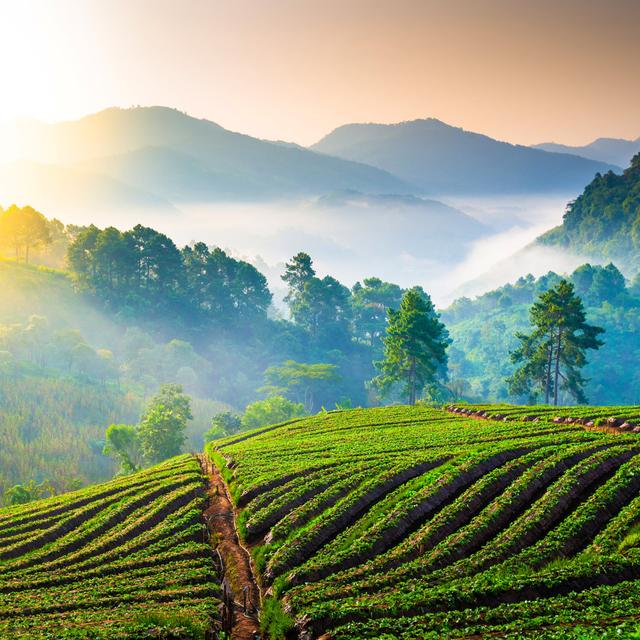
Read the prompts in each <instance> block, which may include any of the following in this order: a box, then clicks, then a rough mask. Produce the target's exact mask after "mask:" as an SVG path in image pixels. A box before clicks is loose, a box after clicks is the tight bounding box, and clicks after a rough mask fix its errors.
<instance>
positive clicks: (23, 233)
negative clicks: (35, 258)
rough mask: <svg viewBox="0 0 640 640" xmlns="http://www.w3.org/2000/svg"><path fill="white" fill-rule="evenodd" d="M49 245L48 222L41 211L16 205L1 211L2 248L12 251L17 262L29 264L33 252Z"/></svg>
mask: <svg viewBox="0 0 640 640" xmlns="http://www.w3.org/2000/svg"><path fill="white" fill-rule="evenodd" d="M49 243H51V235H50V234H49V226H48V222H47V219H46V218H45V217H44V216H43V215H42V214H41V213H40V212H39V211H36V210H35V209H34V208H33V207H29V206H26V207H22V208H20V207H17V206H16V205H11V206H10V207H9V208H8V209H7V210H6V211H1V210H0V247H1V248H4V249H10V250H12V251H13V252H14V255H15V259H16V260H23V261H24V262H25V263H26V264H29V254H30V252H31V250H33V249H34V248H36V247H38V246H43V245H47V244H49Z"/></svg>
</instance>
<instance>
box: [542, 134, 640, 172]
mask: <svg viewBox="0 0 640 640" xmlns="http://www.w3.org/2000/svg"><path fill="white" fill-rule="evenodd" d="M534 149H542V150H543V151H551V152H552V153H569V154H571V155H575V156H581V157H583V158H590V159H591V160H596V161H598V162H606V163H608V164H613V165H616V166H618V167H620V168H621V167H626V166H628V165H629V163H630V162H631V158H633V156H634V155H635V154H636V153H640V138H637V139H636V140H623V139H621V138H598V139H597V140H594V141H593V142H591V143H590V144H586V145H584V146H581V147H570V146H567V145H565V144H557V143H555V142H544V143H542V144H537V145H534Z"/></svg>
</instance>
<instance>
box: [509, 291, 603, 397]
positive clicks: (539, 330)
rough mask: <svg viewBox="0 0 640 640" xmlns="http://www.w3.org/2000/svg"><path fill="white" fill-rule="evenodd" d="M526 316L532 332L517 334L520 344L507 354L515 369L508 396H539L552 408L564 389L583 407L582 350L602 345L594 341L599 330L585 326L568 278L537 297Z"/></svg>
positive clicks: (583, 354)
mask: <svg viewBox="0 0 640 640" xmlns="http://www.w3.org/2000/svg"><path fill="white" fill-rule="evenodd" d="M529 315H530V322H531V325H532V327H533V331H532V332H531V333H530V334H524V333H519V334H517V338H518V340H519V341H520V346H519V347H518V348H517V349H515V350H514V351H513V352H512V353H511V359H512V361H513V362H514V363H516V364H519V365H520V366H519V367H518V368H517V369H516V371H515V372H514V374H513V375H512V376H511V377H510V378H509V380H508V384H509V389H510V392H511V393H512V394H514V395H528V396H529V398H530V399H534V398H535V397H536V395H537V394H538V393H539V392H543V393H544V398H545V404H549V401H550V399H551V398H553V403H554V405H557V404H558V401H559V397H560V391H561V390H564V391H567V392H568V393H569V394H570V395H571V396H573V397H574V398H575V399H576V400H577V401H578V402H580V403H586V402H587V398H586V395H585V393H584V385H585V382H586V380H585V379H584V378H583V376H582V374H581V369H582V368H583V367H584V366H585V364H586V363H587V359H586V352H587V350H588V349H599V348H600V347H601V346H602V345H603V344H604V343H603V342H602V341H601V340H600V339H599V338H598V336H599V335H600V334H601V333H603V332H604V329H602V328H600V327H597V326H595V325H590V324H588V323H587V322H586V314H585V311H584V306H583V304H582V300H581V299H580V297H579V296H577V295H576V294H575V290H574V286H573V284H572V283H570V282H568V281H567V280H561V281H560V282H559V283H558V284H557V285H556V286H555V287H553V288H551V289H549V290H548V291H545V292H544V293H542V294H541V295H540V296H539V298H538V300H537V301H536V302H535V303H534V304H533V306H532V307H531V310H530V314H529Z"/></svg>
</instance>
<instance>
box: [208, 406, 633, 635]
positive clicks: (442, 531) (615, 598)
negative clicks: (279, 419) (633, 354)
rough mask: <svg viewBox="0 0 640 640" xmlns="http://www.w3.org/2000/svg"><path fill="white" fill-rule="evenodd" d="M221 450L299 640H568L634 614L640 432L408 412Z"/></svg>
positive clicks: (266, 434) (251, 438) (369, 414)
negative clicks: (494, 638)
mask: <svg viewBox="0 0 640 640" xmlns="http://www.w3.org/2000/svg"><path fill="white" fill-rule="evenodd" d="M532 411H533V412H534V413H535V411H534V410H532ZM630 411H631V412H632V413H633V410H630ZM547 415H548V416H549V415H550V414H547ZM581 415H584V414H581ZM635 416H636V419H637V417H638V410H637V408H635ZM210 453H211V455H212V456H213V457H214V459H215V460H216V461H217V462H218V464H220V465H226V466H223V467H222V468H223V473H224V474H225V476H226V477H227V478H228V479H229V480H230V482H231V491H232V493H233V495H234V496H235V498H236V500H237V503H238V505H239V506H240V508H241V513H240V518H239V522H240V530H241V532H242V533H243V535H244V536H245V538H246V540H247V542H249V543H250V544H252V545H255V546H254V547H253V554H254V557H255V559H256V565H257V567H258V569H259V571H260V573H261V579H262V583H263V590H266V589H271V592H272V593H274V594H276V595H277V596H278V597H279V598H280V601H281V602H282V603H283V606H284V609H285V610H286V611H288V612H289V614H290V615H291V616H292V617H293V618H294V619H295V620H296V621H297V625H298V629H299V631H300V632H301V634H302V636H301V637H309V638H317V637H320V636H322V635H323V634H325V633H328V634H329V637H331V638H336V639H337V638H342V639H345V640H347V639H349V640H352V639H354V638H381V637H384V638H416V639H418V638H420V639H423V638H442V637H456V636H468V635H471V634H477V635H482V636H483V637H485V634H489V633H506V634H509V633H511V634H513V635H514V637H515V636H516V635H517V634H521V635H518V637H523V635H529V634H530V635H532V636H535V635H537V634H541V633H542V632H543V631H545V632H547V633H548V632H550V631H552V630H553V629H556V630H558V631H562V632H563V633H566V634H567V635H569V636H570V635H572V633H573V632H574V627H575V625H576V623H578V622H579V621H580V622H581V623H582V624H584V625H585V626H592V627H596V628H597V627H599V626H601V625H602V626H604V625H609V624H612V623H614V622H615V624H622V623H623V622H624V618H625V615H628V616H633V612H634V611H637V608H636V605H635V602H636V597H637V595H636V594H637V593H638V592H639V590H640V582H635V581H634V579H635V578H637V577H640V549H638V548H636V547H635V544H636V542H635V540H636V539H637V536H634V535H631V536H630V535H629V534H630V533H632V532H633V526H634V525H635V523H636V522H637V520H638V517H639V516H640V511H639V510H640V498H638V491H639V489H640V474H639V473H638V472H639V471H640V456H638V454H639V453H640V440H638V437H637V435H636V434H633V433H632V434H624V433H623V434H607V433H602V432H599V431H593V430H587V429H585V428H584V427H583V426H581V425H578V424H555V423H553V422H552V421H551V420H550V419H545V418H544V417H542V418H541V419H540V421H539V422H521V421H518V420H517V419H516V420H515V421H508V422H504V421H500V422H498V421H486V420H485V421H480V420H473V419H469V418H467V417H465V416H459V415H452V414H449V413H445V412H443V411H437V410H432V409H424V408H408V407H394V408H386V409H368V410H354V411H348V412H339V413H329V414H325V415H318V416H316V417H314V418H309V419H306V420H301V421H297V422H293V423H290V424H286V425H283V426H279V427H275V428H266V429H264V430H262V431H258V432H254V433H252V434H248V435H241V436H239V437H232V438H229V439H227V440H224V441H221V442H219V443H217V446H216V443H214V444H213V445H211V449H210ZM569 594H570V595H569ZM630 624H631V625H633V624H634V621H633V619H631V620H630ZM575 633H576V635H578V632H577V630H576V631H575ZM305 634H306V635H305ZM567 635H565V636H557V637H567ZM545 637H556V636H549V635H547V636H545ZM582 637H584V636H582ZM594 637H596V636H594ZM597 637H602V636H601V634H598V635H597Z"/></svg>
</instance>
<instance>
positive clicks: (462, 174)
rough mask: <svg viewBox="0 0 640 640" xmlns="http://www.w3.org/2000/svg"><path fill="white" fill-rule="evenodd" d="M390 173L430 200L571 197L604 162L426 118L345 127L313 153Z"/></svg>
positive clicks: (320, 142)
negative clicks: (527, 195) (493, 196)
mask: <svg viewBox="0 0 640 640" xmlns="http://www.w3.org/2000/svg"><path fill="white" fill-rule="evenodd" d="M311 149H313V150H314V151H318V152H321V153H326V154H329V155H332V156H338V157H340V158H344V159H346V160H353V161H356V162H364V163H367V164H370V165H373V166H374V167H378V168H380V169H384V170H385V171H389V172H391V173H393V174H394V175H397V176H398V177H400V178H401V179H403V180H405V181H406V182H409V183H411V184H415V185H417V186H418V187H420V188H421V189H423V190H424V191H425V192H426V193H429V194H440V195H442V194H463V193H466V194H495V193H500V194H504V193H539V192H573V191H576V190H579V189H581V188H582V187H583V186H584V184H585V183H586V182H588V181H589V180H591V179H592V178H593V176H594V175H595V174H596V173H597V172H603V171H608V170H609V169H612V168H614V167H612V166H610V165H607V164H604V163H602V162H595V161H593V160H588V159H585V158H577V157H575V156H573V155H568V154H556V153H549V152H547V151H542V150H539V149H531V148H529V147H524V146H520V145H513V144H508V143H506V142H499V141H498V140H494V139H492V138H489V137H488V136H484V135H480V134H477V133H472V132H470V131H465V130H463V129H461V128H457V127H452V126H449V125H448V124H445V123H444V122H440V121H439V120H436V119H433V118H430V119H427V120H414V121H411V122H401V123H399V124H390V125H386V124H348V125H345V126H342V127H339V128H338V129H335V130H334V131H333V132H332V133H330V134H329V135H328V136H326V137H325V138H323V139H322V140H320V141H319V142H318V143H316V144H315V145H313V146H312V147H311Z"/></svg>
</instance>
